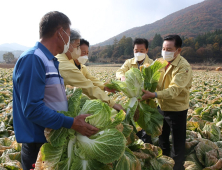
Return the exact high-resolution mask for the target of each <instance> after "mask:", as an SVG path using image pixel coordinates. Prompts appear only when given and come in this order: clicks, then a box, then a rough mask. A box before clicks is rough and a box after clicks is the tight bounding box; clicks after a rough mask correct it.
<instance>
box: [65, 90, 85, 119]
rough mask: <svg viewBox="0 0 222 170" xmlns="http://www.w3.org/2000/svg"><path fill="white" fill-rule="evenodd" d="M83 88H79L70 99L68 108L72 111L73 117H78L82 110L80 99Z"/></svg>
mask: <svg viewBox="0 0 222 170" xmlns="http://www.w3.org/2000/svg"><path fill="white" fill-rule="evenodd" d="M81 97H82V89H81V88H77V89H76V90H75V91H74V93H73V94H72V95H71V97H70V98H69V100H68V106H69V107H68V110H69V111H70V112H71V113H72V115H71V117H76V116H77V115H78V113H79V111H80V106H79V105H80V101H81Z"/></svg>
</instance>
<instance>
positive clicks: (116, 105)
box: [113, 103, 125, 111]
mask: <svg viewBox="0 0 222 170" xmlns="http://www.w3.org/2000/svg"><path fill="white" fill-rule="evenodd" d="M113 109H116V110H117V111H120V110H123V111H125V110H124V109H123V106H122V105H120V104H117V103H115V104H114V106H113Z"/></svg>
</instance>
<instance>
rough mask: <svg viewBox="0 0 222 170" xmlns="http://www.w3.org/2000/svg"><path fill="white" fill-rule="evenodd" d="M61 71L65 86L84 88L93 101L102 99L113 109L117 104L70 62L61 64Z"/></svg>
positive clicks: (84, 91)
mask: <svg viewBox="0 0 222 170" xmlns="http://www.w3.org/2000/svg"><path fill="white" fill-rule="evenodd" d="M59 71H60V74H61V75H62V77H63V79H64V82H65V85H70V86H74V87H79V88H82V91H83V93H85V94H86V95H87V96H89V97H90V98H92V99H100V100H101V101H103V102H106V103H108V105H109V106H110V107H113V106H114V104H115V102H114V101H113V100H112V99H110V97H109V96H108V95H107V94H106V93H105V92H104V91H103V90H101V89H100V88H99V87H97V86H94V85H93V82H92V81H91V80H89V79H87V78H86V77H85V76H84V75H83V74H82V73H81V71H80V70H79V69H78V68H77V67H76V66H75V65H74V64H72V63H70V62H69V61H67V62H66V61H64V62H60V64H59Z"/></svg>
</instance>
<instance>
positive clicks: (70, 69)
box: [56, 30, 123, 111]
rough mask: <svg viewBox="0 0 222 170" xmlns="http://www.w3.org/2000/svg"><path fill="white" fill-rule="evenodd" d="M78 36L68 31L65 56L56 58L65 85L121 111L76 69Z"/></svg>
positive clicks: (78, 49) (61, 55) (60, 55)
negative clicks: (67, 46) (76, 88)
mask: <svg viewBox="0 0 222 170" xmlns="http://www.w3.org/2000/svg"><path fill="white" fill-rule="evenodd" d="M79 42H80V34H79V33H78V32H77V31H75V30H71V31H70V45H69V50H68V52H66V53H65V54H59V55H57V56H56V58H57V59H58V60H59V62H60V64H59V71H60V74H61V76H62V77H63V78H64V83H65V85H70V86H73V87H79V88H82V91H83V93H84V94H86V95H87V96H88V97H90V98H91V99H100V100H101V101H103V102H105V103H107V104H108V105H109V106H110V107H113V108H114V109H116V110H118V111H119V110H122V109H123V107H122V106H121V105H120V104H117V103H115V102H114V101H113V100H112V99H111V98H110V97H109V96H108V95H107V94H106V93H105V92H104V90H102V89H101V88H100V87H98V86H95V85H94V84H93V82H92V81H91V80H90V79H87V78H86V77H85V76H84V75H83V74H82V73H81V71H80V70H79V69H78V68H77V67H76V65H75V63H74V60H75V59H77V58H79V56H80V55H81V50H80V47H79V45H80V43H79Z"/></svg>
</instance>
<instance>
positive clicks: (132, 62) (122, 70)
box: [116, 54, 153, 79]
mask: <svg viewBox="0 0 222 170" xmlns="http://www.w3.org/2000/svg"><path fill="white" fill-rule="evenodd" d="M152 62H153V60H152V59H150V58H149V56H148V55H147V54H146V57H145V60H144V63H143V64H146V63H148V64H152ZM132 67H134V68H138V64H137V62H136V60H135V58H131V59H128V60H126V61H125V63H124V64H123V65H122V67H121V68H120V69H118V70H117V71H116V77H117V78H118V79H121V77H123V76H125V73H126V72H127V71H128V70H129V69H131V68H132Z"/></svg>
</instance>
